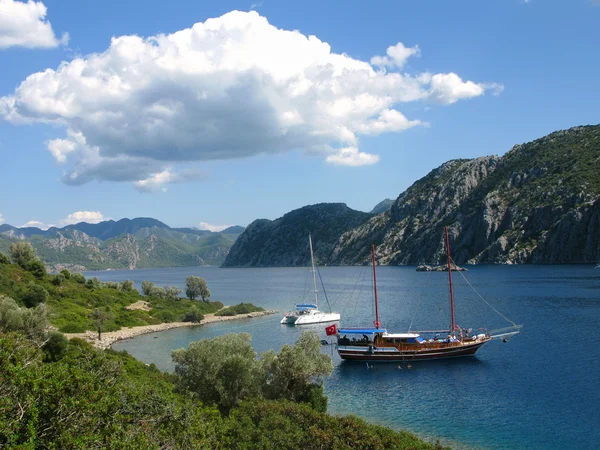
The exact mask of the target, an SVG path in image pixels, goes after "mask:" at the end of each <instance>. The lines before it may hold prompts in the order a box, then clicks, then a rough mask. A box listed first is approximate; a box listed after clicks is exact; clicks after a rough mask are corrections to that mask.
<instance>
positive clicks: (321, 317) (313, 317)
mask: <svg viewBox="0 0 600 450" xmlns="http://www.w3.org/2000/svg"><path fill="white" fill-rule="evenodd" d="M339 320H340V314H339V313H321V314H307V315H305V316H300V317H298V318H297V319H296V321H295V322H294V325H309V324H311V323H323V322H337V321H339Z"/></svg>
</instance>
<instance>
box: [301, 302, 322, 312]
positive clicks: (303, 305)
mask: <svg viewBox="0 0 600 450" xmlns="http://www.w3.org/2000/svg"><path fill="white" fill-rule="evenodd" d="M296 309H297V310H298V311H306V310H308V309H318V306H317V305H314V304H312V303H299V304H297V305H296Z"/></svg>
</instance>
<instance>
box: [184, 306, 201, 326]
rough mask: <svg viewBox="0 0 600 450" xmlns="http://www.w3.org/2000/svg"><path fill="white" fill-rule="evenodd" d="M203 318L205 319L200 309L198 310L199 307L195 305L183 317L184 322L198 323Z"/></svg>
mask: <svg viewBox="0 0 600 450" xmlns="http://www.w3.org/2000/svg"><path fill="white" fill-rule="evenodd" d="M202 320H204V316H203V315H202V313H200V311H198V308H196V307H195V306H192V308H191V309H190V310H189V311H188V312H187V313H185V316H184V317H183V321H184V322H193V323H198V322H201V321H202Z"/></svg>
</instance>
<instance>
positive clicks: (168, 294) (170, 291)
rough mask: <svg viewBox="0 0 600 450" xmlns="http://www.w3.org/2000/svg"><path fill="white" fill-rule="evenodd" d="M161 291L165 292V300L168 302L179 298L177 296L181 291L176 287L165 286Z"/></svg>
mask: <svg viewBox="0 0 600 450" xmlns="http://www.w3.org/2000/svg"><path fill="white" fill-rule="evenodd" d="M163 289H164V291H165V298H167V299H169V300H177V299H178V298H179V294H181V289H179V288H178V287H176V286H169V285H168V284H167V285H166V286H165V287H164V288H163Z"/></svg>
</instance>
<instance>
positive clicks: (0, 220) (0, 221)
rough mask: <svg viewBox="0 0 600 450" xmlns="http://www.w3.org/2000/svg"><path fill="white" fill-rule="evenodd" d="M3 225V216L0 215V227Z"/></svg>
mask: <svg viewBox="0 0 600 450" xmlns="http://www.w3.org/2000/svg"><path fill="white" fill-rule="evenodd" d="M3 223H4V216H3V215H2V214H0V225H1V224H3Z"/></svg>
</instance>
